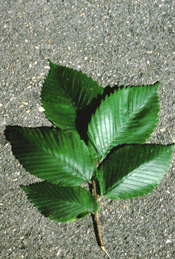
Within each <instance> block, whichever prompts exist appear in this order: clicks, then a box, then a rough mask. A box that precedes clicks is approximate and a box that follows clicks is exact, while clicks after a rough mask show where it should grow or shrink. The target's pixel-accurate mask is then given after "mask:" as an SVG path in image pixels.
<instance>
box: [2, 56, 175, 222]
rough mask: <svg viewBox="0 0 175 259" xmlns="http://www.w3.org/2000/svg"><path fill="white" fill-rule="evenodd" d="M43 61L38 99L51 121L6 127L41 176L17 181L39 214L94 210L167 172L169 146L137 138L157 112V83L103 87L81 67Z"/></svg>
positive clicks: (141, 190)
mask: <svg viewBox="0 0 175 259" xmlns="http://www.w3.org/2000/svg"><path fill="white" fill-rule="evenodd" d="M49 62H50V72H49V74H48V76H47V77H46V79H45V82H44V84H43V88H42V95H41V102H42V104H43V107H44V109H45V114H46V116H47V118H48V119H49V120H50V121H51V122H52V123H53V125H54V126H53V127H50V128H49V127H38V128H24V127H18V126H15V127H10V126H8V127H7V129H6V132H5V134H6V137H7V139H8V140H9V141H10V143H11V145H12V150H13V153H14V155H15V157H16V158H17V159H18V160H19V161H20V163H21V164H22V165H23V166H24V167H25V168H26V169H27V171H29V172H30V173H31V174H33V175H35V176H37V177H39V178H41V179H43V180H44V181H42V182H39V183H34V184H30V185H28V186H25V185H22V186H21V187H22V189H23V190H24V191H25V192H26V193H27V195H28V197H29V199H30V201H31V202H32V203H33V204H34V206H35V207H36V208H38V210H39V211H40V212H41V213H42V214H43V215H44V216H46V217H48V218H50V219H52V220H54V221H59V222H68V221H72V220H75V219H79V218H84V217H86V216H87V215H88V214H89V213H92V214H94V213H96V212H97V210H98V203H97V200H96V199H95V197H94V195H93V194H92V193H91V192H89V191H87V190H86V189H84V188H83V187H81V184H83V183H84V182H88V183H89V184H92V181H95V182H96V184H97V186H98V190H97V191H98V197H99V198H101V197H102V196H106V197H108V198H110V199H114V200H115V199H129V198H133V197H139V196H142V195H145V194H147V193H149V192H151V191H152V190H153V189H154V188H155V187H156V186H157V185H158V183H159V182H160V180H161V179H162V178H163V176H164V175H165V174H166V173H167V171H168V168H169V165H170V161H171V156H172V152H173V149H174V145H169V146H165V145H156V144H145V142H146V140H147V139H148V138H149V137H150V134H151V133H152V132H153V131H154V129H155V127H156V124H157V121H158V113H159V98H158V92H157V90H158V86H159V84H160V82H157V83H155V84H154V85H148V86H137V87H130V86H128V87H121V88H119V87H114V88H106V89H103V88H102V87H101V86H99V85H98V83H97V82H95V81H93V80H92V79H91V78H90V77H87V75H85V74H83V73H82V72H79V71H76V70H73V69H70V68H67V67H63V66H59V65H56V64H54V63H52V62H51V61H49Z"/></svg>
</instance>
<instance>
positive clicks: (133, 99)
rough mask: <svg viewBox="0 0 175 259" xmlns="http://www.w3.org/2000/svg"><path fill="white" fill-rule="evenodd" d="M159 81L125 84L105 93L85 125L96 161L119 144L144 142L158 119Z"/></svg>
mask: <svg viewBox="0 0 175 259" xmlns="http://www.w3.org/2000/svg"><path fill="white" fill-rule="evenodd" d="M159 84H160V82H158V83H156V84H155V85H152V86H140V87H124V88H123V89H118V91H115V92H114V93H113V94H111V95H110V96H106V99H105V100H104V101H102V102H101V105H100V107H99V108H98V109H97V110H96V112H95V114H94V115H93V116H92V118H91V122H90V123H89V126H88V137H89V147H90V150H91V153H92V155H93V157H94V159H95V160H98V161H102V160H103V159H104V158H105V156H106V155H107V154H108V153H109V152H110V150H111V149H112V148H113V147H115V146H117V145H119V144H133V143H136V144H143V143H145V141H146V140H147V139H148V138H149V136H150V134H151V133H152V132H153V130H154V128H155V126H156V123H157V120H158V112H159V104H158V93H157V89H158V86H159Z"/></svg>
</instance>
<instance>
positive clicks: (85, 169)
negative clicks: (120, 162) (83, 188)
mask: <svg viewBox="0 0 175 259" xmlns="http://www.w3.org/2000/svg"><path fill="white" fill-rule="evenodd" d="M5 134H6V136H7V139H8V140H9V141H10V143H11V144H12V150H13V153H14V155H15V156H16V158H17V159H18V160H19V161H20V162H21V164H23V165H24V167H25V168H26V169H27V171H29V172H30V173H31V174H33V175H35V176H37V177H39V178H41V179H44V180H47V181H49V182H52V183H56V184H60V185H72V186H75V185H79V184H82V183H83V182H85V181H90V180H91V177H92V174H93V172H94V170H95V168H96V166H95V163H94V162H93V161H92V159H91V157H90V154H89V150H88V147H87V146H86V145H85V143H84V142H83V141H82V140H80V137H79V135H78V134H75V133H71V132H69V133H68V132H65V131H62V130H59V129H54V128H47V127H41V128H22V127H7V130H6V133H5Z"/></svg>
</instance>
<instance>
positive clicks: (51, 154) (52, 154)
mask: <svg viewBox="0 0 175 259" xmlns="http://www.w3.org/2000/svg"><path fill="white" fill-rule="evenodd" d="M28 142H29V141H28ZM29 144H30V142H29ZM30 145H31V144H30ZM32 145H33V146H34V147H37V148H38V149H40V150H42V152H44V153H46V154H48V155H50V156H52V157H54V158H55V159H56V160H58V161H60V162H61V163H62V164H63V165H66V166H68V167H69V168H71V169H72V170H73V171H75V172H77V173H78V174H79V175H80V176H81V177H82V178H83V179H84V180H85V181H89V180H88V179H86V178H85V177H84V176H83V175H82V174H81V173H80V172H78V171H77V170H75V169H74V168H72V167H71V166H70V165H69V164H66V163H65V162H63V161H61V160H60V159H58V157H56V156H55V155H54V153H49V152H47V151H46V150H43V149H42V148H41V147H40V146H38V145H37V144H36V145H35V144H33V143H32Z"/></svg>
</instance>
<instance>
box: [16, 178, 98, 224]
mask: <svg viewBox="0 0 175 259" xmlns="http://www.w3.org/2000/svg"><path fill="white" fill-rule="evenodd" d="M21 188H22V189H23V190H24V191H25V192H26V193H27V195H28V197H29V199H30V201H31V202H32V204H33V205H34V206H35V207H36V208H37V209H38V210H39V211H40V212H41V213H42V214H43V215H44V216H45V217H48V218H49V219H52V220H54V221H59V222H68V221H73V220H75V219H77V218H84V217H85V216H87V215H88V214H89V213H90V212H91V213H95V212H96V211H97V210H98V203H97V202H96V200H95V198H94V197H93V195H92V194H91V193H90V192H88V191H86V190H85V189H83V188H82V187H80V186H76V187H67V186H59V185H56V184H50V183H47V182H41V183H35V184H30V185H28V186H24V185H22V186H21Z"/></svg>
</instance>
